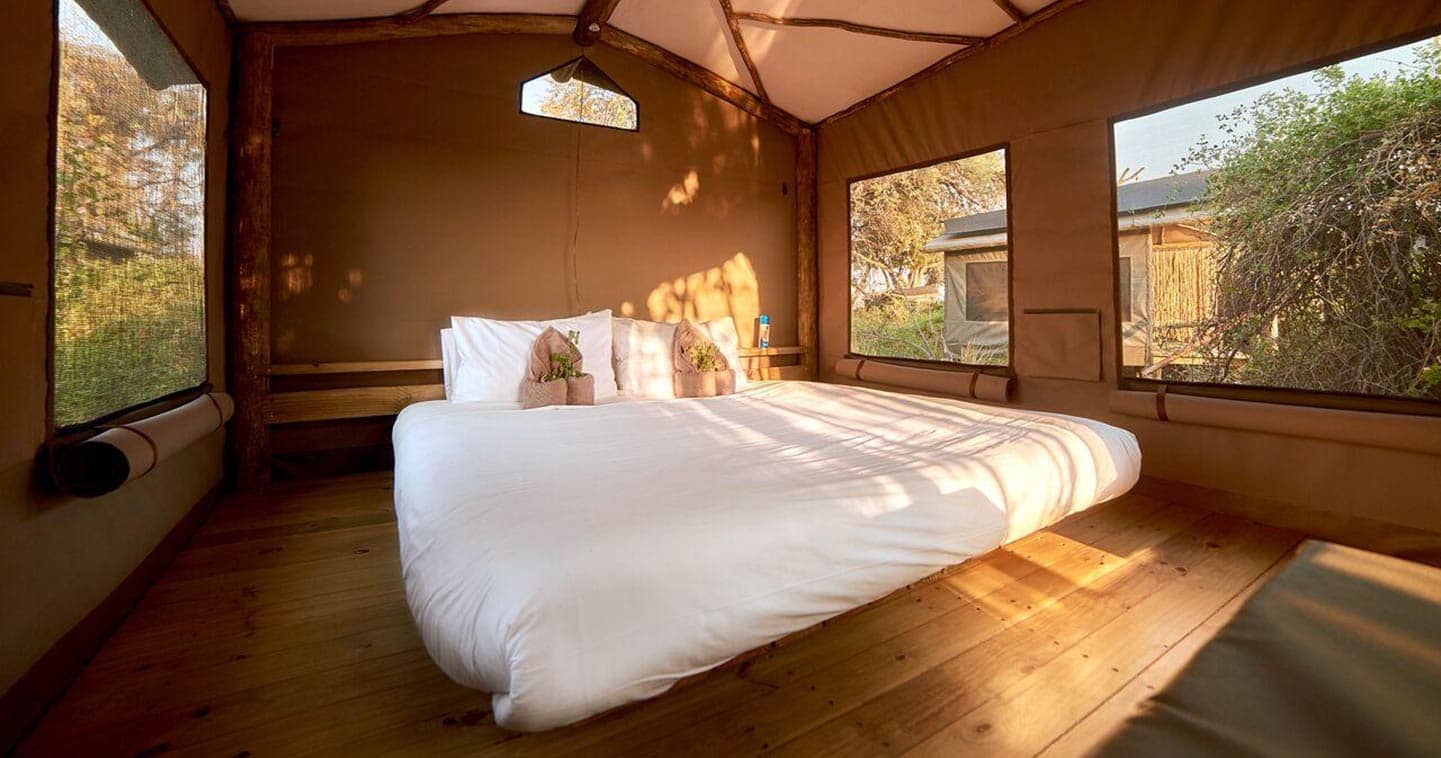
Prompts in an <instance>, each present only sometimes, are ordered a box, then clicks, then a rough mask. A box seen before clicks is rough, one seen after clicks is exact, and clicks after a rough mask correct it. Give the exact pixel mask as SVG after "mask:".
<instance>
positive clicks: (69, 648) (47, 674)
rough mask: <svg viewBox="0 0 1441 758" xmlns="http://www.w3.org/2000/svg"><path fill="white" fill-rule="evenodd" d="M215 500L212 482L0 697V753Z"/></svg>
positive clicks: (65, 684) (130, 606) (74, 672)
mask: <svg viewBox="0 0 1441 758" xmlns="http://www.w3.org/2000/svg"><path fill="white" fill-rule="evenodd" d="M219 499H220V485H216V486H215V487H213V488H211V490H210V491H209V492H207V493H205V494H204V495H203V496H201V498H200V500H199V501H198V502H196V503H195V505H193V506H191V508H190V510H189V512H187V513H186V514H185V515H184V516H182V517H181V518H180V520H179V521H178V522H176V524H175V526H173V527H171V529H170V531H169V532H168V533H167V534H166V535H165V536H164V537H163V538H161V540H160V544H158V545H156V546H155V549H153V550H151V551H150V554H149V555H147V556H145V558H144V559H143V560H141V561H140V565H138V566H136V567H135V568H134V570H132V571H131V572H130V574H129V575H128V576H126V577H125V579H124V580H122V581H121V582H120V584H119V585H118V586H116V588H115V589H114V590H111V592H110V594H109V595H107V596H106V597H105V599H104V600H102V601H100V604H99V605H97V606H95V609H94V610H92V611H90V613H88V614H86V615H85V618H83V619H81V620H80V623H78V624H76V625H75V626H74V627H72V628H71V629H70V631H68V632H66V633H65V635H64V636H63V637H61V638H60V639H59V640H57V641H56V642H55V644H54V645H51V646H50V649H49V650H47V651H45V654H44V655H42V656H40V658H39V660H37V661H35V663H33V664H31V666H30V669H29V670H28V671H26V672H25V673H24V674H23V675H21V677H20V678H19V679H18V680H16V681H15V683H14V684H12V685H11V686H10V689H8V690H6V692H5V694H4V695H0V753H3V754H5V755H9V754H10V752H11V751H12V750H13V749H14V747H15V746H16V745H17V744H19V742H20V740H21V739H23V738H24V737H25V735H26V734H27V733H28V732H29V731H30V730H31V729H32V728H34V726H35V724H36V723H37V722H39V720H40V718H41V717H42V716H44V715H45V712H46V711H48V710H49V709H50V706H51V705H52V704H54V703H55V701H57V700H59V699H60V697H61V696H62V695H64V694H65V691H66V690H67V689H69V687H70V684H71V683H72V682H74V681H75V677H76V676H78V675H79V674H80V670H81V669H83V668H84V667H85V664H87V663H89V662H90V659H91V658H93V657H94V656H95V654H96V653H97V652H98V651H99V650H100V648H101V647H102V646H103V645H104V644H105V642H106V640H108V639H109V638H110V635H112V634H114V633H115V630H117V629H119V628H120V624H121V623H123V622H124V621H125V618H126V616H129V615H130V612H131V611H132V610H134V608H135V606H136V604H137V603H139V602H140V599H141V598H142V597H144V596H145V593H146V591H147V590H149V589H150V586H151V585H152V584H154V583H155V580H156V579H158V578H159V577H160V575H161V574H162V573H164V571H165V569H166V568H168V567H169V566H170V564H171V562H172V561H174V560H175V556H177V555H179V554H180V551H181V550H182V549H183V548H184V547H185V545H186V544H187V543H188V542H189V541H190V538H191V536H192V535H194V534H195V532H196V530H197V529H199V528H200V525H201V524H203V523H205V521H206V519H208V518H209V517H210V513H211V511H212V510H214V508H215V504H216V502H218V501H219Z"/></svg>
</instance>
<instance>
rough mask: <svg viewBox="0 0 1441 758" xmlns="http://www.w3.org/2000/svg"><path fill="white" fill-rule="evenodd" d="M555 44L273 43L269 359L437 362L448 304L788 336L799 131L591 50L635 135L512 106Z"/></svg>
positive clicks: (571, 48)
mask: <svg viewBox="0 0 1441 758" xmlns="http://www.w3.org/2000/svg"><path fill="white" fill-rule="evenodd" d="M577 53H578V48H577V47H576V46H575V45H574V43H572V42H571V40H570V39H569V38H568V37H561V36H539V35H481V36H467V37H449V38H429V39H415V40H404V41H390V42H385V43H378V44H359V45H346V46H335V47H308V48H282V49H281V50H280V51H278V53H277V59H276V70H275V116H276V118H277V122H278V133H277V136H276V138H275V143H274V144H275V147H274V169H273V181H274V206H273V207H274V238H273V239H274V242H273V248H272V255H271V259H272V262H273V266H274V268H273V276H272V282H273V284H272V298H271V302H272V318H271V335H272V360H273V361H274V362H276V363H285V362H301V361H353V360H399V359H414V358H437V357H439V355H440V353H439V345H438V342H437V337H436V333H437V330H439V329H440V328H441V327H443V326H445V325H446V324H447V320H448V317H449V316H451V315H452V314H480V315H490V316H497V317H503V318H550V317H557V316H562V315H567V314H571V313H576V312H582V311H588V310H592V309H599V308H611V309H614V310H615V311H616V313H617V314H622V313H624V314H628V315H634V316H636V317H637V318H653V319H657V320H676V319H678V318H680V317H681V316H690V317H696V318H701V319H705V318H712V317H716V316H720V315H727V314H733V315H735V316H737V320H738V321H740V322H742V323H741V326H742V333H743V335H745V336H744V337H743V339H747V338H749V336H750V329H749V325H750V324H751V323H752V322H753V320H754V319H755V317H756V315H757V314H758V313H759V312H764V313H768V314H771V316H772V320H773V322H774V323H775V333H774V337H773V342H774V343H775V344H794V342H795V321H796V319H795V308H796V305H795V303H796V292H795V210H794V208H795V192H794V184H795V142H794V139H793V138H792V137H790V136H789V135H787V134H785V133H784V132H782V131H781V130H779V129H778V128H776V127H774V126H772V125H769V124H766V123H763V122H760V121H758V120H756V119H755V118H753V117H751V116H748V115H746V114H745V113H743V112H742V111H740V110H739V109H737V108H735V107H734V106H731V105H729V104H727V103H725V102H723V101H721V100H719V99H717V98H715V97H713V96H711V95H708V94H706V93H704V92H702V91H700V90H698V89H696V88H694V87H691V86H689V85H687V84H685V83H683V82H681V81H680V80H678V79H676V78H674V77H672V76H670V75H669V74H666V73H664V72H662V71H660V70H658V69H654V68H651V67H650V66H648V65H646V64H644V63H642V62H640V61H638V60H636V59H634V58H631V57H629V56H627V55H625V54H622V53H618V52H615V51H612V50H609V49H605V48H600V47H596V48H592V49H591V55H592V58H593V60H594V61H596V62H597V63H599V64H600V66H601V67H602V68H603V69H604V70H605V71H606V72H608V73H609V74H610V75H611V77H612V78H614V79H615V81H616V82H618V83H619V84H620V85H621V86H622V87H623V88H625V89H626V91H627V92H628V93H629V94H630V95H631V96H632V97H633V98H634V99H635V100H636V101H637V102H638V104H639V111H640V130H639V132H625V131H618V130H613V129H605V128H599V127H594V126H577V125H574V124H570V123H566V122H561V121H554V120H549V119H544V118H537V117H535V116H530V115H524V114H522V113H521V112H520V87H521V84H522V83H523V82H524V81H525V80H527V79H530V78H532V77H535V76H538V75H540V74H542V73H544V72H545V71H547V70H549V69H551V68H554V67H556V66H558V65H560V64H561V63H564V62H565V61H567V60H569V59H571V58H573V57H574V56H575V55H577Z"/></svg>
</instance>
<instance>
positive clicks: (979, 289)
mask: <svg viewBox="0 0 1441 758" xmlns="http://www.w3.org/2000/svg"><path fill="white" fill-rule="evenodd" d="M1010 315H1011V314H1010V303H1009V298H1008V297H1006V262H1005V261H991V262H977V263H967V264H966V320H967V321H1005V320H1006V319H1007V318H1010Z"/></svg>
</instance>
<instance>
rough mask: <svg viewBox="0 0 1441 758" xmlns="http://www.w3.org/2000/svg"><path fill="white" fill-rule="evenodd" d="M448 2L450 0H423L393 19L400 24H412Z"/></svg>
mask: <svg viewBox="0 0 1441 758" xmlns="http://www.w3.org/2000/svg"><path fill="white" fill-rule="evenodd" d="M448 2H450V0H425V2H423V3H421V4H420V5H417V6H415V7H414V8H411V9H410V10H408V11H406V12H404V13H402V14H400V15H399V16H396V17H395V21H396V23H400V24H413V23H415V22H417V21H419V20H421V19H423V18H425V17H426V16H429V15H430V14H432V13H434V12H435V10H436V9H437V8H439V7H440V6H442V5H445V4H446V3H448Z"/></svg>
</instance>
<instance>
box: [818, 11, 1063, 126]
mask: <svg viewBox="0 0 1441 758" xmlns="http://www.w3.org/2000/svg"><path fill="white" fill-rule="evenodd" d="M1082 2H1083V0H1056V2H1054V3H1051V4H1050V5H1048V6H1046V7H1045V8H1044V9H1042V10H1040V11H1038V12H1037V13H1035V14H1034V15H1031V16H1027V17H1026V20H1025V21H1021V22H1019V23H1015V24H1011V25H1010V26H1008V27H1006V28H1005V29H1003V30H1002V31H1000V32H998V33H996V34H993V35H991V36H990V37H987V38H986V39H985V41H983V42H980V43H979V44H975V45H971V46H970V47H967V48H965V49H963V50H957V51H956V52H954V53H951V54H950V55H947V56H946V57H944V58H942V59H940V60H938V61H936V62H935V63H932V64H931V65H929V66H926V67H925V68H923V69H921V70H920V71H917V72H916V73H914V74H911V75H910V76H908V77H906V78H905V79H903V80H901V81H899V82H896V83H895V84H892V85H891V86H889V87H887V88H885V89H883V90H881V91H880V92H877V93H876V94H874V95H871V96H870V97H868V98H866V99H864V100H861V101H859V102H857V103H856V104H854V105H852V106H850V107H849V108H846V109H844V110H840V111H837V112H835V113H832V114H831V115H829V116H826V117H825V118H823V119H821V120H820V121H818V122H817V123H816V126H825V125H826V124H830V123H834V122H836V121H839V120H841V119H843V118H845V117H846V116H849V115H851V114H852V113H855V112H856V111H859V110H861V109H862V108H865V107H867V106H870V105H874V104H875V103H878V102H880V101H882V100H885V99H886V98H888V97H890V96H892V95H894V94H896V93H897V92H901V91H904V90H907V89H909V88H911V87H913V86H915V85H916V84H917V83H918V82H922V81H924V80H926V79H929V78H931V77H932V76H934V75H935V74H936V73H938V72H940V71H941V70H942V69H945V68H947V67H949V66H951V65H953V64H955V63H956V62H958V61H962V60H965V59H966V58H969V57H971V56H972V55H975V54H977V53H980V52H981V51H983V50H988V49H990V48H992V47H994V46H996V45H997V44H999V43H1001V42H1004V41H1006V40H1008V39H1010V38H1012V37H1014V36H1016V35H1018V34H1021V33H1023V32H1025V31H1026V30H1027V29H1030V28H1031V27H1033V26H1035V25H1036V24H1039V23H1041V22H1043V21H1046V20H1048V19H1051V18H1054V17H1055V16H1056V15H1058V14H1060V13H1062V12H1064V11H1066V10H1069V9H1071V8H1073V7H1075V6H1077V5H1079V4H1081V3H1082Z"/></svg>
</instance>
